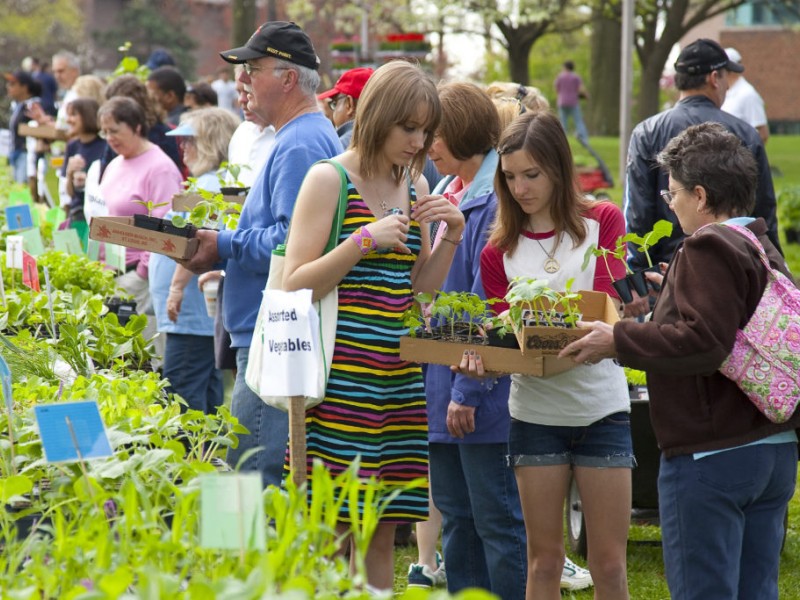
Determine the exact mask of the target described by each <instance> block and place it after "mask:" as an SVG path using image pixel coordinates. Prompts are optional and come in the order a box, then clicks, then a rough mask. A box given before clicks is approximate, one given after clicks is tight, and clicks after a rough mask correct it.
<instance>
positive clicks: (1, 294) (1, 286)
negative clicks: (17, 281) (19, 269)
mask: <svg viewBox="0 0 800 600" xmlns="http://www.w3.org/2000/svg"><path fill="white" fill-rule="evenodd" d="M0 300H2V301H3V308H7V306H8V305H7V304H6V286H5V283H3V269H2V267H0Z"/></svg>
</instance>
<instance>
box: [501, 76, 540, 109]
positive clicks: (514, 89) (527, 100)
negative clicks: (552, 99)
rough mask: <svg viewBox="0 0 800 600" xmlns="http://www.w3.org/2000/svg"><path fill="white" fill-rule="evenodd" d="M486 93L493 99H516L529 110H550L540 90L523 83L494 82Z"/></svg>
mask: <svg viewBox="0 0 800 600" xmlns="http://www.w3.org/2000/svg"><path fill="white" fill-rule="evenodd" d="M486 93H487V94H489V96H490V97H492V98H516V99H517V100H519V101H520V102H521V103H522V105H523V106H524V107H525V108H526V109H528V110H547V109H549V108H550V103H549V102H548V101H547V98H545V97H544V96H543V95H542V93H541V92H540V91H539V90H538V89H536V88H535V87H531V86H529V85H522V84H521V83H511V82H506V81H494V82H492V83H491V84H489V87H487V88H486Z"/></svg>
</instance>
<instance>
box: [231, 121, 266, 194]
mask: <svg viewBox="0 0 800 600" xmlns="http://www.w3.org/2000/svg"><path fill="white" fill-rule="evenodd" d="M274 144H275V129H274V128H273V127H272V126H269V127H265V128H264V129H261V127H259V126H258V125H256V124H255V123H253V122H252V121H242V122H241V123H240V124H239V126H238V127H237V128H236V131H234V132H233V135H232V136H231V141H230V142H229V144H228V162H229V163H231V164H234V165H248V166H249V167H250V168H249V169H242V170H241V171H240V172H239V181H241V182H242V183H243V184H245V186H246V187H252V185H253V182H254V181H255V180H256V176H257V175H258V174H259V173H260V172H261V169H262V168H263V167H264V163H266V162H267V158H268V157H269V155H270V152H272V146H273V145H274Z"/></svg>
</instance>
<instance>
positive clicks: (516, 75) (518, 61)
mask: <svg viewBox="0 0 800 600" xmlns="http://www.w3.org/2000/svg"><path fill="white" fill-rule="evenodd" d="M535 41H536V38H534V39H532V40H531V39H528V38H526V37H524V36H521V35H514V34H511V35H508V36H507V37H506V42H507V43H508V45H507V46H506V49H507V50H508V70H509V73H510V75H511V81H513V82H514V83H521V84H522V85H528V84H529V83H530V73H529V69H528V59H529V57H530V55H531V48H533V43H534V42H535Z"/></svg>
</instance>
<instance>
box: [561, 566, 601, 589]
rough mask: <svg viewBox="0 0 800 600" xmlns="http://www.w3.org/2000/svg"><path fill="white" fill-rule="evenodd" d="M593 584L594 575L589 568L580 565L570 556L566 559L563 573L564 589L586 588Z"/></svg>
mask: <svg viewBox="0 0 800 600" xmlns="http://www.w3.org/2000/svg"><path fill="white" fill-rule="evenodd" d="M593 585H594V582H593V581H592V575H591V573H589V570H588V569H584V568H583V567H579V566H578V565H576V564H575V563H574V562H572V561H571V560H570V559H569V558H566V559H565V560H564V571H563V572H562V573H561V589H562V590H570V591H572V592H574V591H576V590H584V589H586V588H588V587H592V586H593Z"/></svg>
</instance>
